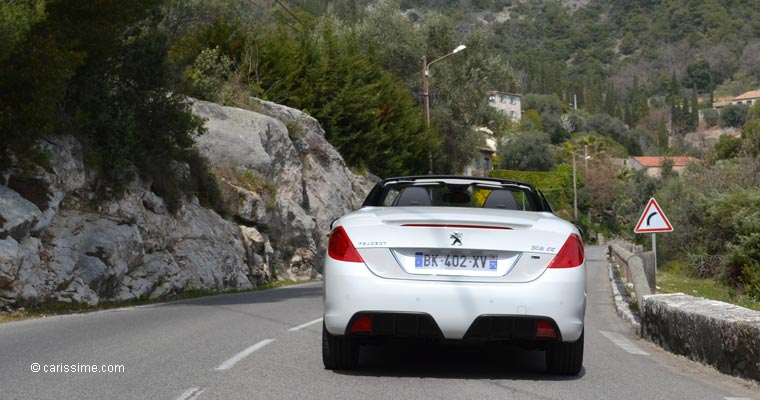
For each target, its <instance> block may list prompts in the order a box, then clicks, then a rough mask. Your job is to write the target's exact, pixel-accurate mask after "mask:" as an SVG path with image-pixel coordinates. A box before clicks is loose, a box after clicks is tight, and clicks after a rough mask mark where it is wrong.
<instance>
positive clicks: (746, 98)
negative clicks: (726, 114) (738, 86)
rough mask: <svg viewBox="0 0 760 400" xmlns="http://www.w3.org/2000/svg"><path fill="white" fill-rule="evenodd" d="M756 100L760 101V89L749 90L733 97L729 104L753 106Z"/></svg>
mask: <svg viewBox="0 0 760 400" xmlns="http://www.w3.org/2000/svg"><path fill="white" fill-rule="evenodd" d="M758 101H760V90H751V91H749V92H746V93H743V94H740V95H739V96H736V97H734V98H733V99H732V100H731V104H746V105H748V106H753V105H754V104H755V103H756V102H758Z"/></svg>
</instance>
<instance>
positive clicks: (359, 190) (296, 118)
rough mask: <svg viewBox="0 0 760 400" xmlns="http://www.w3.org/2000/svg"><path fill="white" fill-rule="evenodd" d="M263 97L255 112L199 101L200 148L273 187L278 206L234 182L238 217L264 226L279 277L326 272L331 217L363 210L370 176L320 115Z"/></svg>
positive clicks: (215, 159) (219, 161)
mask: <svg viewBox="0 0 760 400" xmlns="http://www.w3.org/2000/svg"><path fill="white" fill-rule="evenodd" d="M259 103H260V107H261V110H260V111H261V112H260V113H257V112H252V111H247V110H241V109H238V108H232V107H222V106H219V105H217V104H213V103H208V102H203V101H195V102H194V111H195V113H196V114H198V115H200V116H202V117H204V118H208V123H207V124H206V126H207V128H208V133H207V134H206V135H203V136H202V137H201V138H199V141H198V142H199V147H200V149H201V151H202V153H203V154H204V156H206V157H207V158H208V159H209V160H210V161H211V163H212V164H216V165H226V166H229V167H231V168H233V169H235V170H237V171H241V172H245V171H249V172H252V173H254V174H255V175H256V176H261V177H263V178H264V179H265V180H266V181H267V182H270V183H271V184H273V185H274V186H275V187H276V189H277V195H276V207H274V209H273V210H271V211H269V212H267V211H266V210H265V208H266V207H265V205H264V204H263V202H262V200H261V198H260V197H259V196H258V195H255V194H253V193H251V192H246V191H245V190H242V189H241V188H237V189H236V190H237V191H238V196H239V197H238V198H239V200H240V201H239V202H238V205H239V206H238V215H237V217H238V219H239V220H243V221H251V222H252V224H254V225H256V226H259V225H264V226H265V227H266V228H267V235H268V238H269V240H271V242H272V247H273V250H274V253H273V254H272V258H271V259H270V260H271V262H273V263H274V265H275V273H276V274H277V276H278V277H284V278H288V279H295V280H299V279H308V278H314V277H316V276H318V275H319V274H320V273H321V265H322V258H323V253H324V249H325V247H326V245H327V234H328V232H329V229H330V223H331V222H332V221H333V220H334V219H335V218H337V217H339V216H340V215H342V214H344V213H346V212H349V211H351V210H353V209H356V208H358V207H359V206H360V205H361V202H362V201H363V200H364V198H365V197H366V195H367V193H368V192H369V190H370V189H371V187H372V182H371V181H370V180H368V179H367V178H365V177H361V176H357V175H356V174H354V173H353V172H351V170H349V169H348V167H346V165H345V163H344V162H343V159H342V158H341V156H340V154H339V153H338V152H337V151H336V150H335V148H333V147H332V146H331V145H330V144H329V143H328V142H327V140H326V139H325V134H324V131H323V130H322V128H321V127H320V126H319V123H318V122H317V120H316V119H314V118H313V117H311V116H309V115H307V114H305V113H303V112H301V111H298V110H294V109H292V108H288V107H284V106H282V105H279V104H275V103H271V102H267V101H259ZM251 121H256V122H255V123H252V122H251ZM227 146H234V147H235V148H234V149H233V148H229V149H227ZM219 149H226V150H224V151H219Z"/></svg>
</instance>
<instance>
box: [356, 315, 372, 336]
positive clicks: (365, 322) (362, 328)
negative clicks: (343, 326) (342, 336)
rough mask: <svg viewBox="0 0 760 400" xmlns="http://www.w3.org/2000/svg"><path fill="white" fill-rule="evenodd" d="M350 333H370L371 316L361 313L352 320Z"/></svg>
mask: <svg viewBox="0 0 760 400" xmlns="http://www.w3.org/2000/svg"><path fill="white" fill-rule="evenodd" d="M351 333H372V318H370V317H369V316H367V315H362V316H360V317H358V318H356V319H355V320H354V323H353V324H352V325H351Z"/></svg>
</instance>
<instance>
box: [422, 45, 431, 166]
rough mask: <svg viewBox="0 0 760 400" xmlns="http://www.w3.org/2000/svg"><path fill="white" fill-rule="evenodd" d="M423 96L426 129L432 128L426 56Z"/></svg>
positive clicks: (429, 157) (423, 67)
mask: <svg viewBox="0 0 760 400" xmlns="http://www.w3.org/2000/svg"><path fill="white" fill-rule="evenodd" d="M422 97H423V100H422V101H423V103H424V107H425V129H430V93H429V92H428V64H427V57H426V56H422ZM428 175H433V151H432V150H429V149H428Z"/></svg>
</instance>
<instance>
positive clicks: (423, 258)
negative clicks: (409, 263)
mask: <svg viewBox="0 0 760 400" xmlns="http://www.w3.org/2000/svg"><path fill="white" fill-rule="evenodd" d="M498 267H499V258H498V257H497V256H496V255H495V254H486V255H482V254H480V255H479V254H457V253H437V254H436V253H426V252H416V253H414V269H416V270H446V271H496V270H497V268H498Z"/></svg>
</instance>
